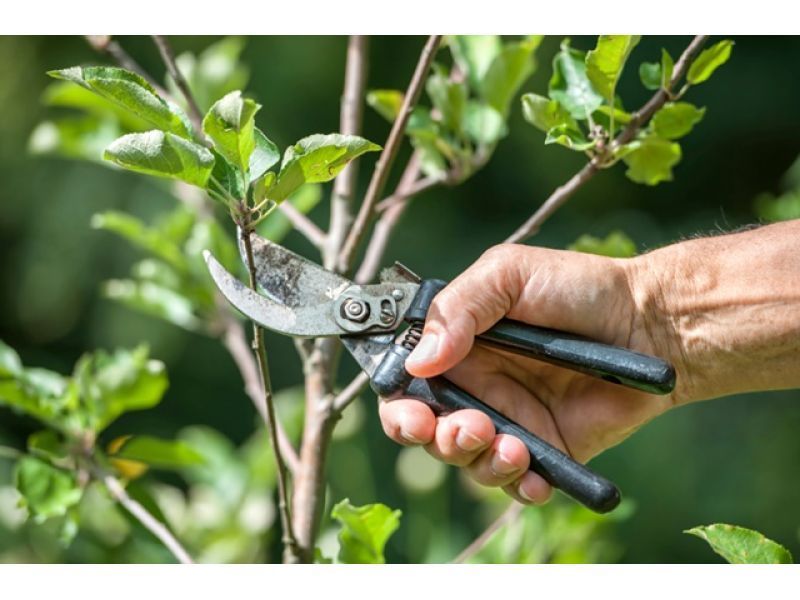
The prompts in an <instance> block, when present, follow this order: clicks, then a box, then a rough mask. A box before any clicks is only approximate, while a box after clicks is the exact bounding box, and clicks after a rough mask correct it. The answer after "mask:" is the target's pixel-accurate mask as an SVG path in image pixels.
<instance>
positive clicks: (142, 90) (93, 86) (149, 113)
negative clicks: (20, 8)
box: [48, 67, 190, 138]
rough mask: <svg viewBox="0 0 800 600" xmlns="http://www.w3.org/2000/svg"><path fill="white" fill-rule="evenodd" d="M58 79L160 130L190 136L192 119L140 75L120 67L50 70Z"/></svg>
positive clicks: (52, 75)
mask: <svg viewBox="0 0 800 600" xmlns="http://www.w3.org/2000/svg"><path fill="white" fill-rule="evenodd" d="M48 75H50V76H51V77H54V78H56V79H65V80H67V81H71V82H73V83H76V84H78V85H80V86H82V87H84V88H85V89H87V90H90V91H92V92H94V93H96V94H99V95H100V96H102V97H103V98H106V99H107V100H110V101H111V102H114V103H116V104H117V105H119V106H120V107H122V108H124V109H125V110H128V111H130V112H132V113H133V114H135V115H136V116H138V117H140V118H142V119H144V120H146V121H148V122H150V123H152V124H153V125H155V126H156V127H157V128H158V129H162V130H164V131H168V132H171V133H174V134H176V135H178V136H181V137H184V138H188V137H190V133H189V132H190V127H189V126H188V125H187V123H188V119H187V118H186V115H185V114H184V113H183V111H182V110H181V109H179V108H178V107H177V106H174V105H172V104H170V103H168V102H167V101H166V100H164V99H163V98H161V96H159V95H158V93H156V91H155V90H154V89H153V86H151V85H150V84H149V83H147V81H145V80H144V78H142V77H141V76H140V75H137V74H136V73H132V72H130V71H126V70H125V69H120V68H118V67H71V68H69V69H61V70H57V71H49V72H48Z"/></svg>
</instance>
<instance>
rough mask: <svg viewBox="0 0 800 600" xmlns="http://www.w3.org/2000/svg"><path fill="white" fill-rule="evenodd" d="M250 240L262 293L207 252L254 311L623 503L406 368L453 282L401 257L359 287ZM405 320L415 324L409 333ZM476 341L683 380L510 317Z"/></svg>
mask: <svg viewBox="0 0 800 600" xmlns="http://www.w3.org/2000/svg"><path fill="white" fill-rule="evenodd" d="M250 241H251V245H252V251H253V259H254V263H255V273H256V280H257V282H258V285H259V287H260V291H259V292H256V291H254V290H252V289H251V288H249V287H247V286H246V285H245V284H243V283H242V282H240V281H239V280H238V279H236V278H235V277H234V276H233V275H231V274H230V273H229V272H228V271H227V270H225V268H224V267H223V266H222V265H221V264H220V263H219V262H218V261H217V260H216V259H215V258H214V257H213V256H212V255H211V254H210V253H209V252H206V253H205V258H206V262H207V264H208V268H209V271H210V273H211V276H212V278H213V279H214V281H215V283H216V284H217V287H218V288H219V289H220V291H221V292H222V294H223V295H224V296H225V298H227V299H228V301H229V302H230V303H231V304H232V305H233V306H234V307H236V308H237V309H238V310H239V311H241V312H242V313H244V315H245V316H247V317H248V318H250V319H252V320H253V321H255V322H256V323H258V324H259V325H261V326H262V327H265V328H267V329H271V330H273V331H276V332H278V333H282V334H284V335H290V336H295V337H321V336H338V337H339V338H340V340H341V342H342V344H343V345H344V347H345V348H347V350H348V351H349V352H350V354H352V356H353V358H354V359H355V360H356V362H357V363H358V364H359V365H360V367H361V368H362V369H363V370H364V371H365V372H366V373H367V374H368V375H369V377H370V384H371V387H372V389H373V390H374V391H375V392H376V393H378V394H379V395H380V396H383V397H386V398H393V397H399V396H403V397H414V398H418V399H419V400H421V401H422V402H425V403H426V404H428V405H429V406H430V407H431V408H432V410H433V411H434V412H435V413H436V414H445V413H448V412H452V411H455V410H459V409H464V408H474V409H478V410H481V411H483V412H485V413H486V414H488V415H489V417H490V418H491V419H492V422H493V423H494V426H495V429H496V431H497V432H498V433H506V434H510V435H514V436H516V437H518V438H519V439H520V440H522V442H523V443H524V444H525V446H526V447H527V448H528V451H529V452H530V468H531V469H532V470H533V471H535V472H536V473H538V474H539V475H541V476H542V477H544V479H546V480H547V481H548V482H549V483H550V484H551V485H553V486H554V487H556V488H558V489H560V490H562V491H563V492H564V493H566V494H568V495H569V496H571V497H572V498H574V499H575V500H577V501H578V502H580V503H582V504H584V505H585V506H587V507H588V508H590V509H592V510H594V511H597V512H608V511H610V510H612V509H614V508H615V507H616V506H617V505H618V504H619V501H620V494H619V490H618V489H617V487H616V486H615V485H614V484H613V483H611V482H610V481H608V480H607V479H605V478H603V477H601V476H600V475H597V474H596V473H594V472H592V471H591V470H590V469H588V468H587V467H585V466H584V465H582V464H580V463H578V462H576V461H575V460H573V459H572V458H571V457H570V456H568V455H567V454H565V453H564V452H562V451H560V450H558V449H557V448H554V447H553V446H551V445H550V444H548V443H547V442H545V441H544V440H542V439H540V438H539V437H537V436H536V435H534V434H533V433H531V432H529V431H527V430H526V429H524V428H523V427H521V426H520V425H518V424H517V423H515V422H513V421H511V420H510V419H508V418H506V417H505V416H503V415H502V414H501V413H499V412H498V411H496V410H495V409H493V408H492V407H491V406H489V405H487V404H485V403H483V402H481V401H480V400H479V399H477V398H475V397H474V396H472V395H470V394H469V393H467V392H465V391H464V390H462V389H461V388H459V387H457V386H456V385H455V384H453V383H452V382H450V381H449V380H448V379H446V378H445V377H433V378H430V379H420V378H415V377H413V376H411V375H410V374H409V373H408V372H407V371H406V370H405V366H404V363H405V359H406V357H407V356H408V355H409V354H410V353H411V350H412V349H413V348H414V346H415V345H416V343H417V342H418V341H419V339H420V336H421V333H422V327H423V325H424V323H425V317H426V315H427V311H428V308H429V306H430V304H431V301H432V300H433V298H434V296H435V295H436V294H437V293H438V292H439V291H440V290H441V289H442V288H443V287H444V285H445V282H443V281H439V280H434V279H420V278H419V277H417V276H416V275H415V274H414V273H412V272H411V271H409V270H408V269H406V268H405V267H403V266H402V265H400V264H399V263H396V264H395V265H394V266H393V267H391V268H388V269H385V270H384V271H383V273H381V282H380V283H378V284H374V285H357V284H355V283H353V282H352V281H350V280H348V279H346V278H345V277H342V276H341V275H337V274H335V273H332V272H330V271H327V270H325V269H323V268H322V267H320V266H319V265H317V264H315V263H313V262H311V261H308V260H306V259H305V258H303V257H301V256H298V255H297V254H295V253H293V252H291V251H289V250H287V249H286V248H284V247H283V246H280V245H278V244H275V243H273V242H270V241H269V240H266V239H264V238H262V237H260V236H258V235H256V234H251V237H250ZM405 325H407V326H408V327H407V329H406V331H405V332H404V333H399V331H400V330H401V329H402V328H403V327H404V326H405ZM476 342H477V343H480V344H487V345H490V346H494V347H497V348H501V349H504V350H507V351H511V352H514V353H517V354H521V355H524V356H528V357H531V358H535V359H538V360H542V361H546V362H548V363H552V364H556V365H559V366H562V367H565V368H568V369H573V370H577V371H580V372H582V373H586V374H588V375H591V376H594V377H599V378H601V379H604V380H606V381H609V382H612V383H616V384H620V385H624V386H627V387H631V388H635V389H639V390H642V391H645V392H649V393H654V394H666V393H669V392H670V391H672V389H673V387H674V385H675V372H674V370H673V368H672V367H671V366H670V365H669V364H668V363H666V362H664V361H663V360H661V359H659V358H656V357H653V356H648V355H644V354H640V353H637V352H633V351H631V350H628V349H625V348H621V347H617V346H610V345H607V344H601V343H599V342H595V341H592V340H589V339H586V338H583V337H580V336H576V335H573V334H570V333H565V332H562V331H556V330H552V329H545V328H541V327H534V326H531V325H527V324H524V323H521V322H518V321H512V320H509V319H504V320H501V321H500V322H498V323H497V324H496V325H495V326H494V327H492V328H491V329H489V330H488V331H486V332H484V333H482V334H480V335H479V336H478V338H477V340H476Z"/></svg>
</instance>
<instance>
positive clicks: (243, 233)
mask: <svg viewBox="0 0 800 600" xmlns="http://www.w3.org/2000/svg"><path fill="white" fill-rule="evenodd" d="M243 225H244V226H243V227H240V228H239V232H240V237H241V242H242V245H243V246H244V249H245V255H246V258H247V261H246V262H247V270H248V273H249V276H250V289H252V290H256V288H257V283H256V266H255V260H254V259H253V246H252V244H251V243H250V233H251V229H250V226H249V223H247V222H245V223H244V224H243ZM253 354H255V355H256V360H257V361H258V369H259V371H260V373H261V386H262V389H263V392H264V404H266V406H267V425H268V427H269V438H270V443H271V445H272V452H273V454H274V455H275V464H276V466H277V472H278V473H277V475H278V477H277V479H278V513H279V514H280V519H281V529H282V531H283V537H282V540H281V541H282V542H283V547H284V552H285V554H284V556H285V560H286V561H287V562H299V558H300V556H299V554H298V548H297V540H296V538H295V536H294V531H293V529H292V514H291V508H290V505H289V500H288V494H289V490H288V486H287V483H286V465H285V464H284V462H283V456H282V454H281V448H280V444H279V443H278V426H277V423H278V420H277V418H276V417H275V403H274V402H273V397H272V383H271V381H270V374H269V365H268V364H267V353H266V351H265V350H264V332H263V331H262V329H261V327H259V326H258V324H257V323H256V322H255V321H253Z"/></svg>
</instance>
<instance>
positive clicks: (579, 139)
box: [544, 125, 597, 152]
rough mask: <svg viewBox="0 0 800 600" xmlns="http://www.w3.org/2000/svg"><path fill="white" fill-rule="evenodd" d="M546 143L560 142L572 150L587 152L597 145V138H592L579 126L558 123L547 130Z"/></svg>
mask: <svg viewBox="0 0 800 600" xmlns="http://www.w3.org/2000/svg"><path fill="white" fill-rule="evenodd" d="M544 143H545V144H559V145H561V146H564V147H565V148H569V149H570V150H575V151H577V152H585V151H586V150H589V149H590V148H594V147H595V145H597V142H596V140H590V139H588V138H587V137H586V135H585V134H584V133H583V131H581V130H580V129H579V128H577V127H575V128H573V127H570V126H568V125H558V126H557V127H553V129H551V130H550V131H548V132H547V137H546V138H545V140H544Z"/></svg>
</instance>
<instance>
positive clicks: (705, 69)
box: [686, 40, 733, 84]
mask: <svg viewBox="0 0 800 600" xmlns="http://www.w3.org/2000/svg"><path fill="white" fill-rule="evenodd" d="M731 50H733V41H732V40H722V41H721V42H717V43H716V44H714V45H713V46H711V47H710V48H706V49H705V50H703V51H702V52H701V53H700V56H698V57H697V58H696V59H695V61H694V62H693V63H692V66H691V67H689V72H688V73H687V74H686V81H688V82H689V83H691V84H698V83H703V82H704V81H705V80H706V79H708V78H709V77H711V75H713V74H714V71H716V70H717V69H718V68H719V67H721V66H722V65H724V64H725V63H726V62H728V59H729V58H730V57H731Z"/></svg>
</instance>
